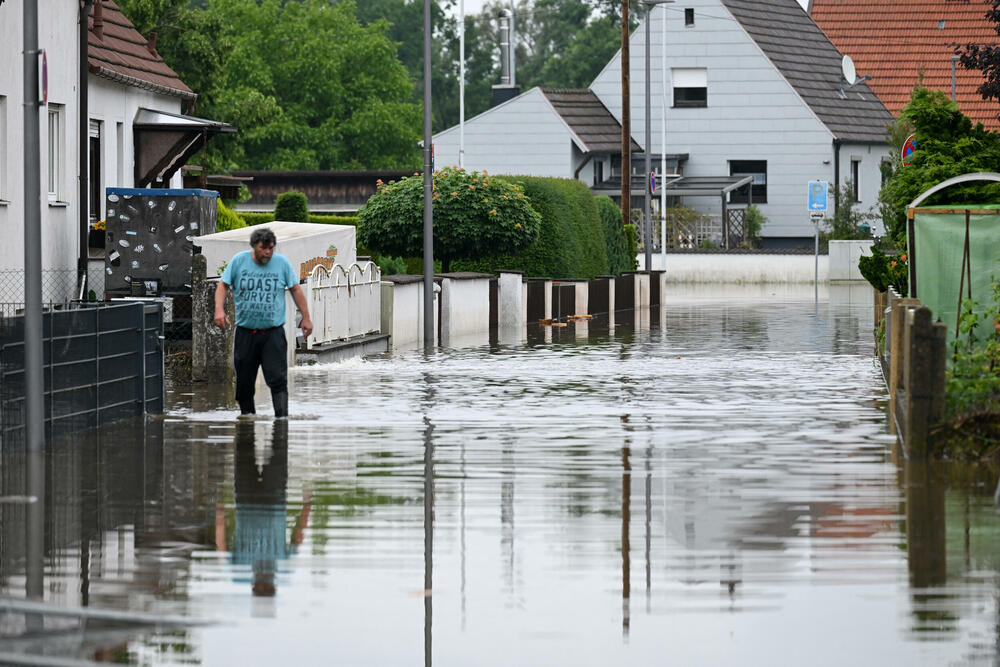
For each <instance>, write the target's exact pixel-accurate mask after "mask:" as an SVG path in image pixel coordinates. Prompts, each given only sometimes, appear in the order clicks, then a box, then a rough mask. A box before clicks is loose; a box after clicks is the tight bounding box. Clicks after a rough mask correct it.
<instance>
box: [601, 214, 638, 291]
mask: <svg viewBox="0 0 1000 667" xmlns="http://www.w3.org/2000/svg"><path fill="white" fill-rule="evenodd" d="M597 213H598V215H600V217H601V229H603V230H604V244H605V248H606V253H607V256H608V273H611V274H613V275H616V276H617V275H620V274H621V273H622V272H623V271H631V270H633V269H634V268H635V255H636V253H635V252H634V248H633V249H632V250H633V252H632V254H631V255H630V254H629V238H628V235H627V234H626V232H625V227H624V226H623V225H622V210H621V209H620V208H619V207H618V205H617V204H615V202H614V200H612V199H611V197H608V196H607V195H601V196H600V197H597ZM634 231H635V228H633V233H634ZM632 242H633V244H634V243H635V239H634V238H633V239H632Z"/></svg>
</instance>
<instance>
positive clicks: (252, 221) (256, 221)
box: [239, 212, 274, 227]
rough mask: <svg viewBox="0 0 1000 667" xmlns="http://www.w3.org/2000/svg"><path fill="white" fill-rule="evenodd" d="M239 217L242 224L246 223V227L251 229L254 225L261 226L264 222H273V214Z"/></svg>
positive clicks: (241, 214) (242, 215) (247, 213)
mask: <svg viewBox="0 0 1000 667" xmlns="http://www.w3.org/2000/svg"><path fill="white" fill-rule="evenodd" d="M239 216H240V217H241V218H243V220H244V222H246V223H247V226H248V227H253V226H254V225H263V224H264V223H266V222H274V213H250V212H245V213H240V214H239Z"/></svg>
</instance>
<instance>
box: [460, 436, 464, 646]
mask: <svg viewBox="0 0 1000 667" xmlns="http://www.w3.org/2000/svg"><path fill="white" fill-rule="evenodd" d="M459 488H460V492H459V494H460V498H461V510H460V517H461V518H460V521H461V523H462V531H461V551H462V586H461V590H462V630H463V631H464V630H465V440H464V439H463V440H462V483H461V485H460V487H459Z"/></svg>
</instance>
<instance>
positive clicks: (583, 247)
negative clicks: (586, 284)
mask: <svg viewBox="0 0 1000 667" xmlns="http://www.w3.org/2000/svg"><path fill="white" fill-rule="evenodd" d="M507 178H509V180H511V181H515V182H518V183H521V184H522V185H523V186H524V195H525V197H527V198H528V199H529V200H530V201H531V206H532V208H534V209H535V210H536V211H538V212H539V213H540V214H541V216H542V224H541V229H540V230H539V234H538V239H537V240H536V241H535V243H533V244H532V245H531V246H529V247H528V248H527V249H526V250H523V251H521V252H518V253H512V254H507V255H495V256H493V257H487V258H485V259H482V260H479V261H477V262H456V263H455V269H454V270H465V271H492V270H495V269H511V270H517V271H524V274H525V275H526V276H544V277H549V278H593V277H594V276H599V275H605V274H607V273H608V270H609V269H608V255H607V248H606V247H605V240H604V230H603V228H602V223H601V215H600V213H599V211H598V205H597V199H596V197H594V195H593V194H591V192H590V190H588V189H587V186H586V185H584V184H583V183H582V182H580V181H578V180H575V179H567V178H545V177H540V176H510V177H507Z"/></svg>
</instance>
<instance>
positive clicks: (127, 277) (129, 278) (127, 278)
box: [122, 276, 132, 283]
mask: <svg viewBox="0 0 1000 667" xmlns="http://www.w3.org/2000/svg"><path fill="white" fill-rule="evenodd" d="M122 280H124V281H125V282H127V283H130V282H132V276H125V277H124V278H122Z"/></svg>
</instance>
